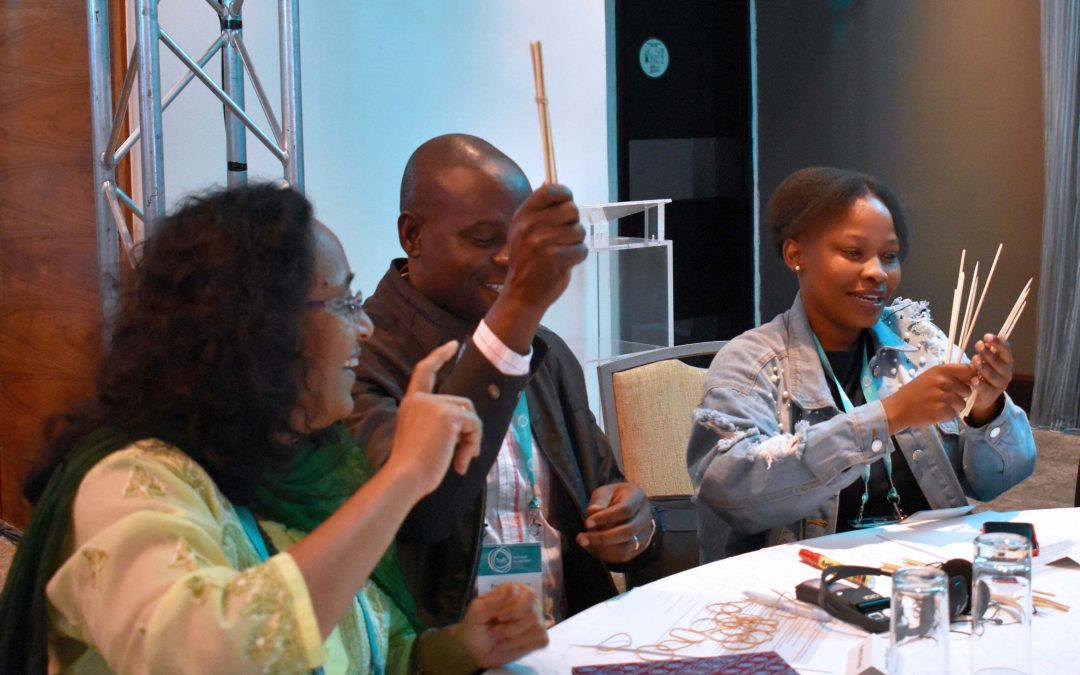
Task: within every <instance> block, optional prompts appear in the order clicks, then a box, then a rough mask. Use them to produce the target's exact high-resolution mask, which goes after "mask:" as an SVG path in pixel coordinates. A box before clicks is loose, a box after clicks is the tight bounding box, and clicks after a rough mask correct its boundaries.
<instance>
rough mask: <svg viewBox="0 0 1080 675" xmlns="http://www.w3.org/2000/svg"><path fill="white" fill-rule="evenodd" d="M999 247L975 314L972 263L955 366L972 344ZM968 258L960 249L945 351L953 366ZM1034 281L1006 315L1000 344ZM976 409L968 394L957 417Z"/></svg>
mask: <svg viewBox="0 0 1080 675" xmlns="http://www.w3.org/2000/svg"><path fill="white" fill-rule="evenodd" d="M1001 248H1002V245H1001V244H998V247H997V252H996V253H995V254H994V262H993V263H992V264H991V265H990V273H989V274H988V275H987V276H986V282H985V284H984V285H983V289H982V293H981V294H979V302H978V304H976V305H975V310H974V311H972V309H971V307H972V305H973V304H974V301H975V294H976V289H977V287H978V285H979V263H978V262H976V263H975V270H974V275H973V278H972V283H971V287H970V289H969V290H968V295H967V303H966V308H965V309H964V315H963V321H962V323H961V325H960V341H959V350H958V351H957V355H956V362H957V363H959V362H960V360H961V358H962V356H961V355H962V354H964V352H965V351H966V350H967V345H968V341H970V340H971V335H972V333H973V332H974V330H975V322H976V321H978V319H979V312H980V311H981V310H982V306H983V301H984V300H986V292H987V290H988V289H989V288H990V280H991V279H993V278H994V270H995V269H997V263H998V258H999V257H1000V256H1001ZM966 257H967V249H963V250H962V251H961V253H960V272H959V275H958V276H957V280H956V288H954V289H953V305H952V312H951V314H950V317H949V336H948V346H947V347H946V349H945V363H953V358H952V349H953V338H954V337H955V336H956V328H957V325H956V322H957V320H958V319H959V318H960V304H961V303H962V302H963V299H964V261H965V259H966ZM1032 281H1033V279H1028V282H1027V285H1025V286H1024V290H1022V291H1021V292H1020V296H1019V297H1018V298H1017V299H1016V302H1015V303H1014V304H1013V308H1012V311H1010V312H1009V316H1008V317H1007V318H1006V319H1005V323H1004V324H1003V325H1002V326H1001V330H1000V331H998V333H997V335H998V337H999V338H1001V339H1002V340H1008V339H1009V336H1010V335H1012V331H1013V329H1014V328H1015V327H1016V322H1017V321H1019V319H1020V315H1021V314H1023V312H1024V308H1025V307H1027V296H1028V293H1029V292H1030V291H1031V282H1032ZM974 405H975V392H974V391H973V392H971V395H970V396H968V399H967V405H966V406H965V407H964V411H963V412H962V413H960V417H967V415H968V414H969V413H970V412H971V408H972V406H974Z"/></svg>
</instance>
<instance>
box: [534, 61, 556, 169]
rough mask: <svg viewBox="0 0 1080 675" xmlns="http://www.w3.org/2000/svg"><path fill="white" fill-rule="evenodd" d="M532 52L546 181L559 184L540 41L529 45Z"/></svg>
mask: <svg viewBox="0 0 1080 675" xmlns="http://www.w3.org/2000/svg"><path fill="white" fill-rule="evenodd" d="M529 49H530V51H531V52H532V67H533V84H534V86H535V88H536V112H537V114H538V115H539V116H540V138H541V140H542V142H543V144H544V181H545V182H546V183H548V184H549V185H553V184H555V183H557V182H558V180H559V178H558V175H557V174H556V173H555V143H554V142H553V141H552V139H551V115H550V114H548V100H547V91H546V89H545V88H544V55H543V53H542V52H541V51H540V41H539V40H533V41H532V42H530V43H529Z"/></svg>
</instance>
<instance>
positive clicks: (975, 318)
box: [968, 244, 1003, 340]
mask: <svg viewBox="0 0 1080 675" xmlns="http://www.w3.org/2000/svg"><path fill="white" fill-rule="evenodd" d="M1002 246H1003V244H998V247H997V252H996V253H994V262H992V263H990V274H987V275H986V283H985V284H984V285H983V289H982V294H980V295H979V304H978V305H976V306H975V313H974V314H973V315H972V316H971V330H969V331H968V339H969V340H970V339H971V333H972V332H974V330H975V322H976V321H978V319H979V312H981V311H982V306H983V301H984V300H986V291H988V290H990V280H991V279H993V278H994V270H995V269H997V262H998V257H999V256H1001V248H1002Z"/></svg>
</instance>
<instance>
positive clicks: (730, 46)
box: [614, 0, 754, 344]
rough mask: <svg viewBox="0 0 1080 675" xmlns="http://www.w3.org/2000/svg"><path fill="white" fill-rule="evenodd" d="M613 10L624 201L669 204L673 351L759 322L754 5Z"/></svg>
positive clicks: (688, 0) (624, 5)
mask: <svg viewBox="0 0 1080 675" xmlns="http://www.w3.org/2000/svg"><path fill="white" fill-rule="evenodd" d="M614 6H615V12H614V21H615V78H616V79H615V83H616V123H617V127H618V129H617V143H618V172H619V173H618V182H619V199H620V200H622V201H628V200H638V199H654V198H665V197H670V198H672V200H673V201H672V203H671V204H669V205H668V207H667V238H668V239H671V240H672V246H673V258H674V263H673V264H674V270H673V277H674V291H673V294H674V301H675V307H674V314H675V343H676V344H683V343H688V342H700V341H704V340H715V339H725V338H730V337H734V336H735V335H738V334H739V333H741V332H742V331H744V330H746V329H748V328H751V327H752V326H753V325H754V253H753V251H754V235H753V232H754V201H753V171H752V162H753V156H752V152H753V144H752V135H751V134H752V129H751V110H752V96H751V84H750V83H751V74H750V68H751V60H750V7H749V0H723V1H720V0H681V1H679V2H671V1H670V0H666V1H665V0H616V1H615V3H614ZM620 227H621V228H622V230H621V231H622V232H623V233H625V234H627V235H633V232H632V229H631V228H632V227H634V224H633V221H632V220H631V219H629V218H628V219H626V220H625V221H624V222H622V223H621V224H620ZM625 273H627V274H632V270H630V269H627V270H626V271H625Z"/></svg>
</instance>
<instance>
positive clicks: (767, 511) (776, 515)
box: [687, 359, 891, 534]
mask: <svg viewBox="0 0 1080 675" xmlns="http://www.w3.org/2000/svg"><path fill="white" fill-rule="evenodd" d="M725 369H728V370H725ZM738 369H739V364H738V363H737V362H736V363H724V362H722V361H721V360H720V359H718V360H717V361H716V362H715V363H714V364H713V371H712V372H721V373H724V372H729V373H731V372H735V373H737V371H738ZM743 369H745V366H743ZM711 374H712V373H710V376H711ZM748 377H749V378H751V379H750V385H749V386H745V387H744V386H738V384H737V380H732V379H729V377H725V378H722V379H720V380H717V381H713V380H710V385H711V386H709V388H708V390H707V391H706V394H705V397H704V400H703V401H702V403H701V406H700V407H699V408H698V409H697V410H696V411H695V414H694V425H693V430H692V431H691V434H690V442H689V445H688V448H687V465H688V468H689V471H690V479H691V481H692V482H693V484H694V489H695V492H696V493H697V498H698V499H699V500H703V501H704V502H705V503H706V504H708V505H709V506H710V507H711V508H712V509H713V510H714V511H716V513H717V514H719V515H720V516H721V517H722V518H723V519H724V520H725V521H727V522H728V523H729V524H730V525H731V526H732V527H733V528H734V529H736V530H738V531H740V532H743V533H747V534H753V533H756V532H761V531H764V530H768V529H771V528H774V527H779V526H782V525H784V524H787V523H791V522H794V521H797V520H800V519H801V518H803V517H805V515H806V514H807V513H809V512H811V511H812V510H813V509H814V508H816V507H817V506H819V505H821V504H822V503H823V502H824V501H826V500H827V499H829V498H830V497H832V496H833V495H835V494H836V493H837V492H838V491H839V490H841V489H842V488H843V487H845V486H846V485H848V484H850V483H851V482H852V481H853V480H855V479H856V478H857V477H858V476H859V472H860V471H861V469H862V467H864V466H865V465H866V464H867V463H869V462H873V461H875V460H877V459H880V458H881V457H882V456H883V454H884V449H886V448H889V447H891V445H890V444H889V430H888V422H887V420H886V418H885V411H884V409H883V408H882V406H881V403H880V402H876V401H875V402H872V403H868V404H866V405H862V406H859V407H857V408H856V409H855V410H853V411H852V412H851V413H848V414H842V413H841V414H837V415H836V416H834V417H832V418H830V419H826V420H823V421H821V422H818V423H816V424H813V425H811V424H810V423H809V422H808V421H806V420H803V421H799V422H797V423H795V424H794V425H793V426H794V428H792V429H790V430H788V429H782V428H781V427H780V422H779V419H778V415H777V412H776V410H777V403H776V398H775V397H776V396H778V395H779V392H777V391H776V389H775V387H774V386H773V385H772V383H770V382H769V381H768V379H767V378H766V377H765V376H764V375H763V374H762V373H761V372H758V373H756V374H755V373H748Z"/></svg>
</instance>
